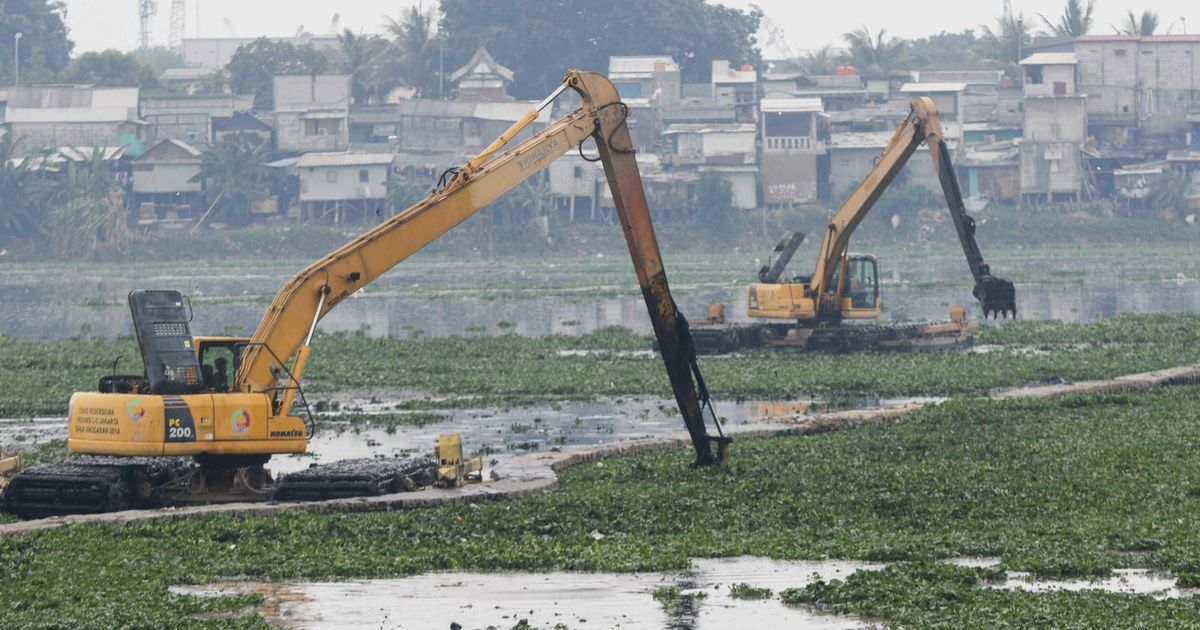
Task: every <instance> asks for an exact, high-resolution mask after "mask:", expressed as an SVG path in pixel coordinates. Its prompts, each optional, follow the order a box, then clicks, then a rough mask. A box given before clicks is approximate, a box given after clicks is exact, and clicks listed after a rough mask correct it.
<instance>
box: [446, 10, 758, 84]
mask: <svg viewBox="0 0 1200 630" xmlns="http://www.w3.org/2000/svg"><path fill="white" fill-rule="evenodd" d="M441 10H442V19H441V22H440V26H439V36H440V37H441V38H442V42H443V43H444V45H445V69H446V71H447V72H449V71H451V70H453V69H454V68H456V67H457V66H458V65H461V64H463V63H466V62H467V60H468V59H469V58H470V56H471V55H472V54H473V53H474V52H475V50H476V49H477V48H479V46H480V45H483V46H486V47H487V49H488V50H489V51H490V52H491V53H492V56H493V57H495V58H496V61H498V62H500V63H502V64H504V65H506V66H508V67H509V68H512V70H513V72H514V74H515V75H516V77H515V80H514V82H513V85H512V86H511V91H512V93H513V95H514V96H516V97H518V98H528V99H538V98H541V97H543V96H545V95H546V94H548V93H549V92H550V91H552V90H554V89H555V88H557V87H558V86H559V85H560V84H561V83H562V78H563V72H564V70H566V69H567V68H580V69H583V70H591V71H595V72H606V71H607V69H608V60H609V57H610V56H613V55H669V56H670V57H672V58H673V59H674V60H675V61H676V62H678V63H679V65H680V69H681V71H682V74H683V80H684V81H686V82H707V81H708V80H709V74H710V72H711V68H712V64H711V62H712V60H714V59H728V60H729V61H730V62H732V63H733V64H734V66H735V67H736V66H740V65H742V64H752V65H756V64H758V63H759V62H760V61H761V56H760V54H759V51H758V49H757V48H756V46H755V39H754V35H755V33H756V32H757V31H758V24H759V19H760V17H761V16H760V14H759V13H757V12H753V11H752V12H748V13H747V12H743V11H740V10H737V9H730V8H727V7H725V6H722V5H719V4H708V3H706V2H704V1H703V0H609V1H608V2H602V3H598V2H591V1H590V0H561V1H558V2H545V1H544V0H490V1H489V2H479V1H478V0H442V2H441Z"/></svg>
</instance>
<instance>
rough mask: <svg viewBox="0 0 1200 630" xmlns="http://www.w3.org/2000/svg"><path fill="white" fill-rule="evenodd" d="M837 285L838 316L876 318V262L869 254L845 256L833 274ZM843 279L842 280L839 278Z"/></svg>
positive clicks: (877, 287) (877, 296)
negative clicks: (839, 304)
mask: <svg viewBox="0 0 1200 630" xmlns="http://www.w3.org/2000/svg"><path fill="white" fill-rule="evenodd" d="M834 274H835V275H834V280H833V284H834V286H839V283H840V289H839V292H838V294H839V295H840V296H841V298H840V299H841V306H842V308H841V311H842V317H844V318H846V319H877V318H878V317H879V261H878V260H877V259H876V258H875V257H874V256H871V255H869V254H849V255H847V256H846V257H845V258H843V259H842V264H841V265H840V266H839V267H838V269H837V270H836V271H835V272H834ZM843 278H844V279H845V280H844V281H843V280H842V279H843Z"/></svg>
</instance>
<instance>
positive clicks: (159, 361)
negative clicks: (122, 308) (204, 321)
mask: <svg viewBox="0 0 1200 630" xmlns="http://www.w3.org/2000/svg"><path fill="white" fill-rule="evenodd" d="M129 311H130V313H131V314H132V315H133V330H134V332H135V333H136V334H137V340H138V347H139V348H140V349H141V352H142V364H143V365H145V366H146V381H147V382H148V384H149V391H148V392H147V393H151V394H193V393H196V392H199V391H200V390H201V389H202V388H203V386H204V382H203V378H202V372H201V370H200V362H199V360H197V358H196V349H195V347H193V345H192V332H191V328H190V326H189V323H190V322H191V319H192V312H191V311H192V309H191V305H190V304H188V303H187V301H186V300H185V299H184V297H183V295H182V294H181V293H179V291H163V290H145V289H136V290H134V291H130V293H129Z"/></svg>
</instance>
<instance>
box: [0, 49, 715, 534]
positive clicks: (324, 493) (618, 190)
mask: <svg viewBox="0 0 1200 630" xmlns="http://www.w3.org/2000/svg"><path fill="white" fill-rule="evenodd" d="M567 89H571V90H574V91H575V92H577V93H578V94H579V95H580V96H581V97H582V106H581V107H580V108H579V109H578V110H576V111H574V112H572V113H571V114H569V115H567V116H565V117H563V118H561V119H559V120H557V121H555V122H553V123H551V124H550V125H549V126H547V127H546V128H544V129H542V130H541V131H539V132H537V133H535V134H533V135H532V136H531V137H529V138H528V139H526V140H524V141H522V142H520V143H519V144H517V145H516V146H515V147H512V148H511V149H510V150H508V151H503V149H504V148H505V146H506V145H508V144H509V143H510V142H511V141H512V140H513V139H514V138H515V137H516V136H517V135H518V134H519V133H521V132H522V131H523V130H524V129H525V128H526V127H528V126H529V124H530V123H531V122H533V121H534V120H535V119H536V118H537V117H538V115H539V112H541V111H542V110H544V109H545V108H546V107H549V106H550V104H551V103H553V102H554V101H555V100H556V99H557V97H558V96H559V95H561V94H562V93H563V92H564V91H565V90H567ZM628 115H629V110H628V108H627V107H626V106H625V105H624V104H623V103H622V102H621V100H620V97H619V95H618V93H617V91H616V89H615V88H614V87H613V85H612V83H611V82H610V81H609V80H608V79H607V78H606V77H604V76H603V75H599V74H594V73H589V72H581V71H571V72H569V73H567V75H566V78H565V79H564V82H563V84H562V85H561V86H560V87H559V88H558V89H557V90H556V91H555V92H554V93H552V94H551V95H550V96H548V97H547V98H546V99H545V100H544V101H542V102H541V103H540V104H539V105H538V106H537V107H535V108H534V109H531V110H530V111H529V112H528V113H527V114H526V115H525V116H524V117H523V118H522V119H521V120H519V121H518V122H516V123H515V124H514V125H513V126H512V127H510V128H509V129H508V130H507V131H505V132H504V133H503V134H501V135H500V137H498V138H497V139H496V140H495V141H494V142H493V143H492V144H491V145H490V146H488V147H487V148H486V149H485V150H484V151H483V152H482V153H480V154H479V155H478V156H476V157H475V158H473V159H472V160H470V161H469V162H467V163H466V164H465V165H463V166H462V167H461V168H454V169H451V170H450V171H447V173H446V175H445V176H444V178H443V182H442V183H441V185H439V187H438V188H436V189H435V190H433V191H432V192H431V193H430V194H429V195H428V196H427V197H426V198H425V199H423V200H422V201H420V202H418V203H417V204H416V205H414V206H412V207H410V208H408V209H406V210H404V211H403V212H400V213H399V214H397V215H395V216H393V217H391V218H389V219H387V220H385V221H384V222H382V223H381V224H380V225H379V226H377V227H376V228H374V229H372V230H370V231H368V232H365V233H364V234H362V235H361V236H358V237H357V238H355V239H354V240H352V241H351V242H349V243H347V244H346V245H344V246H342V247H341V248H339V249H337V250H336V251H334V252H332V253H330V254H329V255H327V256H325V257H324V258H322V259H320V260H318V261H317V262H315V263H313V264H311V265H309V266H308V267H307V268H306V269H304V270H302V271H300V272H299V273H298V274H296V276H295V277H293V278H292V279H291V280H290V281H289V282H288V283H287V284H286V285H284V286H283V288H281V289H280V290H279V292H278V293H277V294H276V295H275V298H274V300H273V301H272V302H271V304H270V306H269V307H268V309H267V312H266V314H265V315H264V316H263V318H262V321H261V322H260V323H259V325H258V327H257V329H256V330H255V332H254V335H253V336H251V337H249V338H234V337H207V336H195V337H194V336H192V333H191V330H190V327H189V321H190V319H191V308H190V304H189V303H188V301H187V300H186V298H184V296H182V295H181V294H180V293H179V292H178V291H164V290H136V291H133V292H132V293H131V294H130V295H129V304H130V310H131V312H132V316H133V325H134V330H135V332H136V335H137V339H138V344H139V346H140V349H141V354H142V359H143V363H144V372H143V373H142V374H139V375H133V376H123V375H117V374H115V373H114V374H113V375H110V376H105V377H103V378H101V379H100V381H99V386H98V388H97V391H93V392H79V393H76V394H75V395H73V396H72V397H71V402H70V419H69V427H68V446H69V448H70V451H71V452H72V453H76V454H83V455H89V456H92V457H77V458H73V459H69V460H67V461H66V462H62V463H59V464H50V465H45V466H38V467H33V468H30V469H28V470H26V471H24V472H22V473H21V474H19V475H17V476H16V477H15V478H14V479H13V480H12V483H11V485H10V486H9V487H8V489H7V491H6V492H5V504H6V507H7V509H8V510H9V511H10V512H14V513H17V514H19V515H22V516H27V517H38V516H47V515H54V514H66V513H89V512H92V513H94V512H106V511H114V510H121V509H127V508H136V507H143V506H156V505H163V504H166V503H176V502H181V501H182V502H211V501H220V500H231V499H230V497H234V498H236V499H238V500H245V499H246V498H250V497H253V496H255V495H258V496H264V495H265V494H266V493H267V492H271V493H272V494H271V496H273V497H274V498H275V499H277V500H287V499H323V498H332V497H342V496H361V495H371V494H380V493H384V492H388V491H394V490H396V489H398V488H399V487H400V486H402V485H405V484H403V483H401V481H402V480H407V481H411V479H412V478H413V477H414V476H416V475H418V474H419V473H421V472H422V471H418V470H417V468H418V467H422V466H424V464H421V463H420V462H419V461H418V463H413V464H410V463H406V462H402V461H388V460H382V461H380V460H354V461H349V462H335V463H334V464H329V465H326V466H324V467H316V468H314V469H310V470H309V471H305V472H304V474H302V475H301V474H295V475H289V476H286V477H284V478H282V479H281V480H280V481H279V482H278V483H277V484H273V482H272V481H271V480H270V478H269V475H268V474H267V473H266V471H265V469H264V468H263V464H265V463H266V462H267V460H269V459H270V457H271V456H272V455H279V454H287V453H303V452H305V450H306V449H307V448H308V445H309V439H310V437H311V436H312V432H313V428H314V425H313V422H312V417H311V414H309V413H305V414H304V417H302V416H301V414H300V413H293V412H294V409H293V407H294V406H298V408H300V409H301V410H302V411H304V412H307V411H308V405H307V404H306V403H305V401H304V394H303V389H302V382H303V381H302V379H303V376H304V368H305V365H306V364H307V363H308V360H309V357H310V354H311V352H312V345H311V344H312V342H313V333H314V332H315V331H316V327H317V323H318V322H320V321H321V318H322V317H324V316H325V315H326V314H328V313H329V311H331V310H332V309H334V308H336V307H337V306H338V305H339V304H341V303H342V301H344V300H345V299H346V298H348V297H349V296H351V295H352V294H354V293H355V292H356V291H358V290H360V289H362V288H363V287H364V286H366V285H367V284H369V283H371V282H372V281H373V280H375V279H376V278H378V277H379V276H380V275H381V274H383V273H384V272H386V271H388V270H389V269H391V268H392V267H394V266H395V265H397V264H398V263H400V262H401V261H403V260H405V259H406V258H408V257H409V256H411V255H412V254H414V253H416V252H417V251H418V250H420V249H421V248H422V247H424V246H425V245H427V244H429V243H430V242H432V241H433V240H435V239H436V238H438V237H439V236H441V235H442V234H444V233H445V232H446V231H448V230H450V229H451V228H453V227H454V226H455V225H458V224H459V223H460V222H462V221H464V220H465V219H467V218H468V217H470V216H472V215H474V214H475V213H476V212H478V211H479V210H480V209H482V208H484V207H485V206H487V205H488V204H489V203H491V202H492V201H494V200H496V199H497V198H498V197H500V195H502V194H504V193H505V192H506V191H508V190H511V189H512V188H514V187H515V186H517V185H518V184H520V183H521V182H523V181H525V180H526V179H528V178H529V177H531V176H532V175H534V174H535V173H537V172H539V171H541V170H542V169H543V168H545V167H546V166H547V165H549V164H550V163H551V162H552V161H554V160H555V159H557V158H558V157H559V156H561V155H563V154H565V153H566V152H567V151H570V150H572V149H575V148H578V147H580V146H581V145H582V144H583V143H584V142H586V141H587V140H588V139H589V138H590V139H594V140H595V142H596V146H597V150H598V152H599V158H598V159H599V160H600V161H601V162H602V163H603V166H604V172H605V175H606V177H607V180H608V185H609V187H610V189H611V191H612V197H613V201H614V203H615V205H616V210H617V214H618V216H619V218H620V224H621V228H622V230H623V231H624V235H625V240H626V243H627V245H628V248H629V253H630V256H631V258H632V260H633V266H634V270H635V271H636V273H637V279H638V283H639V284H640V285H641V289H642V295H643V297H644V298H645V302H646V307H647V310H648V311H649V315H650V320H651V322H652V325H653V329H654V334H655V336H656V338H657V340H658V343H659V346H660V347H661V348H662V349H663V352H662V358H663V362H664V364H665V366H666V370H667V375H668V377H669V380H670V383H671V388H672V390H673V391H674V395H675V400H676V402H677V403H678V405H679V408H680V411H681V412H682V415H683V419H684V423H685V425H686V427H687V430H688V432H689V434H690V437H691V439H692V443H693V445H694V447H695V451H696V460H695V464H696V465H712V464H716V463H719V461H721V460H723V459H724V457H725V455H726V453H727V448H728V444H729V442H730V440H729V438H727V437H725V436H724V435H723V434H721V430H720V425H719V424H718V423H717V422H716V416H715V413H714V412H713V408H712V403H711V401H710V399H709V395H708V391H707V389H706V387H705V384H704V380H703V377H702V375H701V373H700V369H699V366H698V364H697V362H696V356H695V351H694V349H693V345H692V341H691V337H690V334H689V330H688V324H687V320H686V319H684V317H683V315H682V314H681V313H680V312H679V310H678V309H677V307H676V305H675V300H674V299H673V298H672V296H671V290H670V287H669V286H668V284H667V275H666V271H665V269H664V268H663V262H662V256H661V254H660V252H659V247H658V242H657V239H656V237H655V234H654V227H653V225H652V224H651V220H650V213H649V210H648V208H647V205H646V197H645V191H644V190H643V188H642V181H641V176H640V174H639V172H638V168H637V162H636V160H635V158H634V150H633V148H632V147H633V144H632V142H631V140H630V133H629V128H628V127H627V122H628ZM114 372H115V367H114ZM708 422H712V423H713V424H714V426H716V429H717V435H711V436H710V435H709V434H708V432H707V429H706V424H707V423H708ZM714 447H715V448H714ZM440 459H441V461H440V462H439V461H432V460H431V462H430V466H431V467H432V470H433V473H434V474H438V475H451V476H453V475H454V471H453V470H452V469H454V468H455V467H456V466H459V465H460V464H461V462H460V461H457V460H455V459H454V458H453V457H451V458H447V457H446V456H444V455H443V456H442V457H440Z"/></svg>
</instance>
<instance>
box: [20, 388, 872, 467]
mask: <svg viewBox="0 0 1200 630" xmlns="http://www.w3.org/2000/svg"><path fill="white" fill-rule="evenodd" d="M396 402H399V401H383V402H372V401H371V400H370V399H367V400H355V399H349V400H346V401H345V402H344V403H343V408H345V409H356V410H361V412H360V411H355V412H353V413H354V414H355V415H356V416H357V415H364V416H368V417H369V416H370V415H372V414H384V413H387V414H393V413H402V412H395V411H394V410H392V409H391V408H392V407H394V405H395V404H396ZM883 402H884V403H885V404H892V403H893V401H883ZM868 403H869V404H872V405H873V404H879V403H880V401H877V400H871V401H866V400H864V401H863V404H864V405H866V404H868ZM814 404H815V405H817V406H818V407H819V406H820V403H818V402H817V401H812V400H797V401H783V402H780V401H769V402H768V401H743V402H736V401H719V402H717V403H716V410H717V415H718V416H719V417H721V418H722V419H723V420H724V422H725V423H726V424H727V425H736V424H743V423H747V422H760V421H763V420H765V419H768V418H775V417H782V416H793V415H799V414H803V413H805V412H806V411H808V410H809V409H810V407H812V406H813V405H814ZM434 413H438V414H443V415H444V416H445V420H444V421H442V422H435V423H432V424H427V425H425V426H422V427H418V426H396V427H394V428H392V429H390V430H389V429H387V428H383V427H379V426H374V425H372V423H370V422H360V423H355V424H349V423H344V422H336V421H334V418H336V415H324V416H319V417H318V421H317V433H316V436H315V437H314V438H313V440H312V441H311V442H310V444H309V452H308V453H306V454H304V455H285V456H276V457H275V458H273V459H272V460H271V462H270V464H269V467H270V469H271V470H272V471H273V472H276V473H285V472H293V471H296V470H301V469H304V468H307V467H308V466H309V465H310V464H314V463H328V462H334V461H338V460H342V459H355V458H361V457H403V456H407V455H411V454H429V453H432V451H433V447H434V445H435V444H436V443H437V436H438V435H440V434H442V433H459V434H462V436H463V440H464V445H465V446H466V448H467V449H468V450H469V451H472V452H479V451H482V452H483V453H484V454H485V455H486V457H485V458H484V460H485V463H486V462H490V461H492V460H496V461H499V460H502V459H504V458H507V457H511V456H513V455H517V454H521V453H527V452H531V451H546V450H550V449H570V448H574V447H579V446H585V445H591V444H601V443H612V442H618V441H623V440H628V439H632V438H641V437H652V436H662V435H668V434H674V433H679V432H681V431H683V430H684V426H683V421H682V420H681V419H680V416H679V414H678V411H677V407H676V405H675V402H674V401H673V400H666V399H651V398H633V399H622V400H620V401H615V400H609V401H599V402H583V403H561V404H554V405H544V406H525V407H513V408H509V409H497V408H478V409H463V410H454V411H438V412H434ZM65 438H66V420H65V419H64V418H39V419H36V420H17V419H9V420H0V445H3V446H4V450H5V451H8V450H28V449H31V448H33V447H36V446H38V445H40V444H44V443H46V442H49V441H51V440H55V439H65Z"/></svg>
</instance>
